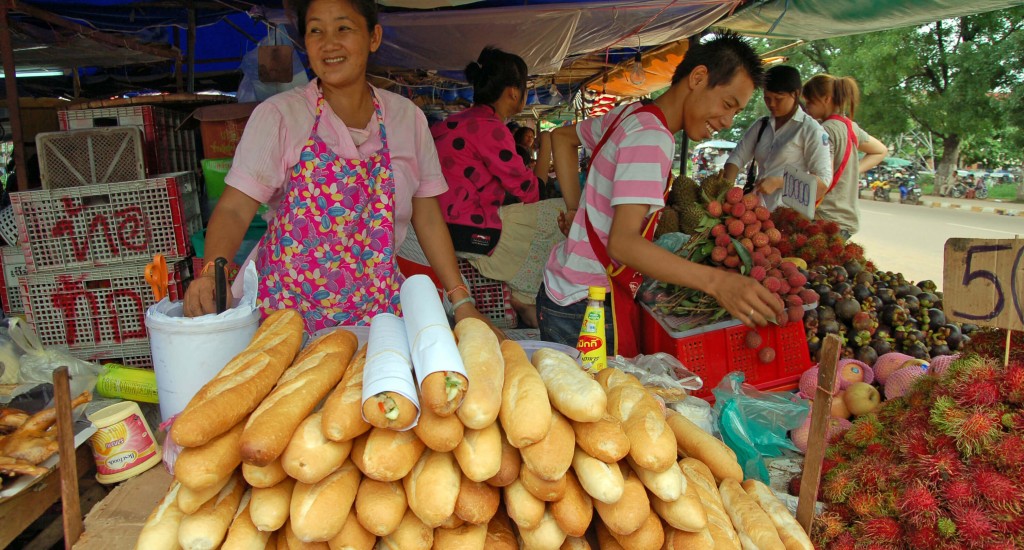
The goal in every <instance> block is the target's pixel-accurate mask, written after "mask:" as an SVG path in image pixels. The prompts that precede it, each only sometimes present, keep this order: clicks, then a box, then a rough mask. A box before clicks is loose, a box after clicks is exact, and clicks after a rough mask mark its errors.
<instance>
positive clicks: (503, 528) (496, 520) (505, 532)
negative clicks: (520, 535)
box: [487, 512, 519, 550]
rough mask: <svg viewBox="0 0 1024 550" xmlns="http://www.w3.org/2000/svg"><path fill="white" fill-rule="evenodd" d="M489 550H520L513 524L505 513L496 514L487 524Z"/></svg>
mask: <svg viewBox="0 0 1024 550" xmlns="http://www.w3.org/2000/svg"><path fill="white" fill-rule="evenodd" d="M487 550H519V543H518V542H516V535H515V533H513V532H512V524H511V523H510V522H509V519H508V516H507V515H505V513H504V512H500V513H498V514H496V515H495V516H494V517H493V518H491V521H489V522H488V523H487Z"/></svg>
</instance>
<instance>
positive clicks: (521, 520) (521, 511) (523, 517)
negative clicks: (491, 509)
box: [504, 479, 545, 529]
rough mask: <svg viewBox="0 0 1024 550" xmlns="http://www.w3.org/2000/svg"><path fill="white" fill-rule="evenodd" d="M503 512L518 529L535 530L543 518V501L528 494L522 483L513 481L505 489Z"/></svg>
mask: <svg viewBox="0 0 1024 550" xmlns="http://www.w3.org/2000/svg"><path fill="white" fill-rule="evenodd" d="M504 494H505V510H506V511H507V512H508V517H509V518H511V519H512V521H514V522H515V523H516V525H518V526H519V528H520V529H536V528H537V526H538V525H540V520H541V519H543V517H544V508H545V505H544V501H543V500H541V499H539V498H537V497H535V496H533V495H532V494H530V492H529V491H527V490H526V487H524V486H523V482H522V481H520V480H518V479H517V480H515V481H513V482H512V484H511V485H509V486H508V487H505V490H504Z"/></svg>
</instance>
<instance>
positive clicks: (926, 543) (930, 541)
mask: <svg viewBox="0 0 1024 550" xmlns="http://www.w3.org/2000/svg"><path fill="white" fill-rule="evenodd" d="M906 542H907V544H908V545H909V546H910V547H911V548H922V549H933V548H935V547H936V546H938V545H939V544H941V543H942V536H941V535H939V530H938V529H937V528H936V527H934V526H931V525H927V526H922V527H914V528H911V529H907V536H906Z"/></svg>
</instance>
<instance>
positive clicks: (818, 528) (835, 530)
mask: <svg viewBox="0 0 1024 550" xmlns="http://www.w3.org/2000/svg"><path fill="white" fill-rule="evenodd" d="M846 527H847V524H846V522H845V521H843V518H842V517H840V516H839V514H837V513H835V512H833V511H831V510H826V511H824V512H822V513H821V514H818V515H817V516H815V518H814V529H812V531H813V532H814V535H815V538H816V539H818V541H819V542H828V541H830V540H832V539H834V538H836V537H838V536H839V535H842V534H843V533H844V532H846Z"/></svg>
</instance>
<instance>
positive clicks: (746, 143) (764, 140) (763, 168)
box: [724, 65, 832, 210]
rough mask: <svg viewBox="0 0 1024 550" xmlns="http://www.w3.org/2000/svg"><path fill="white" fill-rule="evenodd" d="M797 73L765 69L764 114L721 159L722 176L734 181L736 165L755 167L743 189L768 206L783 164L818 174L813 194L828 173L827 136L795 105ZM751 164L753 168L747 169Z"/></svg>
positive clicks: (774, 201) (776, 196)
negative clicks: (727, 155) (727, 154)
mask: <svg viewBox="0 0 1024 550" xmlns="http://www.w3.org/2000/svg"><path fill="white" fill-rule="evenodd" d="M802 86H803V82H802V81H801V80H800V72H799V71H797V70H796V68H794V67H790V66H788V65H778V66H775V67H772V68H771V69H768V72H767V74H766V78H765V87H764V103H765V105H767V106H768V111H769V113H771V114H770V115H769V116H766V117H762V118H760V119H758V120H757V122H755V123H754V124H752V125H751V126H750V128H749V129H747V133H746V134H744V136H743V139H741V140H740V142H739V143H738V144H737V145H736V148H735V149H733V151H732V154H731V155H729V159H728V160H727V161H726V163H725V172H724V175H725V178H726V179H727V180H730V181H735V180H736V176H737V175H738V174H739V172H740V169H741V168H742V167H745V166H747V165H748V164H750V163H751V162H754V163H755V165H756V169H757V170H756V176H754V177H751V176H752V175H754V171H753V169H751V171H750V172H748V181H747V189H748V190H751V189H754V188H755V187H756V188H757V189H758V191H759V192H760V193H761V195H762V200H763V201H764V203H765V206H766V207H767V208H768V209H769V210H775V209H776V208H778V207H779V206H780V205H781V204H782V190H781V189H782V183H783V182H782V175H783V173H784V172H785V171H786V168H787V167H789V166H791V167H792V168H793V169H796V170H800V171H803V172H807V173H810V174H811V175H813V176H817V178H818V191H817V195H816V196H817V197H821V196H823V195H824V194H825V192H826V191H827V190H828V182H829V180H830V179H831V177H832V156H831V155H830V153H829V146H828V136H827V135H826V133H825V130H824V129H823V128H822V127H821V124H819V123H818V122H817V121H816V120H814V119H813V118H812V117H810V116H808V115H807V113H805V112H804V111H803V110H802V109H800V90H801V88H802ZM752 168H753V167H752Z"/></svg>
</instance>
